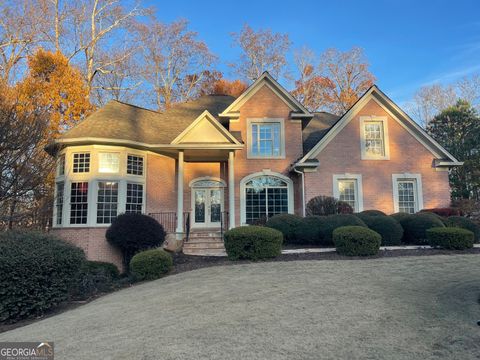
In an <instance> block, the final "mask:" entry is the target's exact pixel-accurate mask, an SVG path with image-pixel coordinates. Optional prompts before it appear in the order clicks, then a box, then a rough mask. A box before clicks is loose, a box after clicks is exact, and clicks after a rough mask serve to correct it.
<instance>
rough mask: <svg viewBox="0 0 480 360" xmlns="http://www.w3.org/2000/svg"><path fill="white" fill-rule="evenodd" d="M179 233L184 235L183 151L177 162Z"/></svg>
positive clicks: (179, 154)
mask: <svg viewBox="0 0 480 360" xmlns="http://www.w3.org/2000/svg"><path fill="white" fill-rule="evenodd" d="M177 233H183V150H181V151H179V152H178V162H177Z"/></svg>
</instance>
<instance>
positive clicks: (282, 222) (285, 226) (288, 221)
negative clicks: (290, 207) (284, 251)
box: [265, 214, 303, 244]
mask: <svg viewBox="0 0 480 360" xmlns="http://www.w3.org/2000/svg"><path fill="white" fill-rule="evenodd" d="M302 224H303V221H302V218H301V217H300V216H298V215H293V214H280V215H275V216H272V217H271V218H270V219H268V220H267V222H266V224H265V226H267V227H269V228H272V229H275V230H278V231H280V232H281V233H282V234H283V243H284V244H298V243H299V242H300V241H299V239H298V237H297V232H298V228H299V227H300V226H302Z"/></svg>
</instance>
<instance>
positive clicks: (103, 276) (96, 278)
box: [72, 261, 120, 300]
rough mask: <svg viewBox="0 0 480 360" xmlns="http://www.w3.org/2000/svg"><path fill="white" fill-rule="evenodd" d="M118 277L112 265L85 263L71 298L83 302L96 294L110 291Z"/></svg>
mask: <svg viewBox="0 0 480 360" xmlns="http://www.w3.org/2000/svg"><path fill="white" fill-rule="evenodd" d="M119 277H120V274H119V272H118V269H117V267H116V266H115V265H113V264H112V263H107V262H102V261H85V262H84V263H83V265H82V268H81V270H80V274H79V277H78V281H77V285H76V287H75V288H74V290H73V291H72V296H73V298H75V299H76V300H84V299H88V298H89V297H91V296H93V295H96V294H98V293H105V292H109V291H112V290H113V289H114V288H115V286H116V281H117V280H118V278H119Z"/></svg>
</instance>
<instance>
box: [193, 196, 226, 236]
mask: <svg viewBox="0 0 480 360" xmlns="http://www.w3.org/2000/svg"><path fill="white" fill-rule="evenodd" d="M192 190H193V192H192V195H193V196H192V202H193V204H192V208H193V224H192V225H193V226H194V227H220V220H221V216H222V209H223V189H221V188H193V189H192Z"/></svg>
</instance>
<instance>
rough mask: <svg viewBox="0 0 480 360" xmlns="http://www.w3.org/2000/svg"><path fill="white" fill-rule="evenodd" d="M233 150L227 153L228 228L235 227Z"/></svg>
mask: <svg viewBox="0 0 480 360" xmlns="http://www.w3.org/2000/svg"><path fill="white" fill-rule="evenodd" d="M234 159H235V151H230V152H229V153H228V213H229V221H228V224H229V226H228V228H229V229H233V228H234V227H235V171H234Z"/></svg>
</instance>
